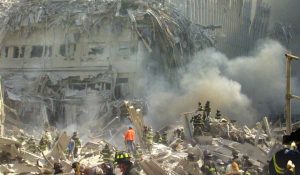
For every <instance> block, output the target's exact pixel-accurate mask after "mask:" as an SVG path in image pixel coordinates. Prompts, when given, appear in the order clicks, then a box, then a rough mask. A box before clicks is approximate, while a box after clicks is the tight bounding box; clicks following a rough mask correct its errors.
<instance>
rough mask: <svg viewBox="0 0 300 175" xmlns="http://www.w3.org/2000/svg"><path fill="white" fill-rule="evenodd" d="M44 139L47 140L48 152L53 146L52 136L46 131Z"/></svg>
mask: <svg viewBox="0 0 300 175" xmlns="http://www.w3.org/2000/svg"><path fill="white" fill-rule="evenodd" d="M43 137H44V138H45V140H46V142H47V147H48V150H50V149H51V146H52V136H51V134H50V132H49V131H47V130H46V131H45V134H44V136H43Z"/></svg>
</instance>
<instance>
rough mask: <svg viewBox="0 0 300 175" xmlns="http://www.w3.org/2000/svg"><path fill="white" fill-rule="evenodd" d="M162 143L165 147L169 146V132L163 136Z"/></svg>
mask: <svg viewBox="0 0 300 175" xmlns="http://www.w3.org/2000/svg"><path fill="white" fill-rule="evenodd" d="M161 143H162V144H164V145H166V146H167V145H168V132H167V131H165V132H164V133H163V135H162V136H161Z"/></svg>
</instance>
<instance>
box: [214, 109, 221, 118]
mask: <svg viewBox="0 0 300 175" xmlns="http://www.w3.org/2000/svg"><path fill="white" fill-rule="evenodd" d="M221 116H222V114H221V112H220V111H219V110H217V113H216V117H215V119H221Z"/></svg>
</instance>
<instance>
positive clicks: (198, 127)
mask: <svg viewBox="0 0 300 175" xmlns="http://www.w3.org/2000/svg"><path fill="white" fill-rule="evenodd" d="M190 122H191V123H192V124H193V127H194V133H193V136H194V137H195V136H201V135H202V128H203V126H204V123H203V120H202V117H201V114H200V113H199V114H198V115H195V116H193V117H192V119H191V121H190Z"/></svg>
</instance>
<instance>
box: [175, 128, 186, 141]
mask: <svg viewBox="0 0 300 175" xmlns="http://www.w3.org/2000/svg"><path fill="white" fill-rule="evenodd" d="M174 135H175V137H176V138H178V139H181V140H184V131H183V128H182V127H181V128H177V129H176V130H175V131H174Z"/></svg>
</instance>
